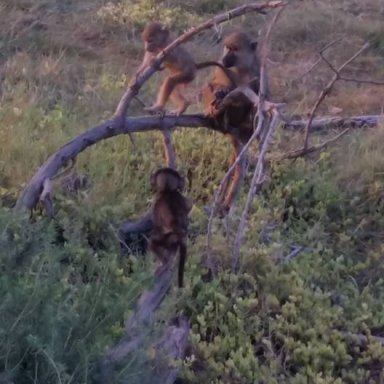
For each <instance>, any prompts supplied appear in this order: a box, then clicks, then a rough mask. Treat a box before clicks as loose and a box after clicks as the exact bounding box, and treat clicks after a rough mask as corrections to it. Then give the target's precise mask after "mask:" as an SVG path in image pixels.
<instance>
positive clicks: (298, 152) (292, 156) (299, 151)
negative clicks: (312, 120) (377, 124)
mask: <svg viewBox="0 0 384 384" xmlns="http://www.w3.org/2000/svg"><path fill="white" fill-rule="evenodd" d="M349 131H350V128H346V129H344V131H342V132H340V133H339V134H337V135H335V136H333V137H332V138H330V139H329V140H325V141H324V142H323V143H320V144H317V145H312V146H310V147H309V148H307V149H304V148H299V149H296V150H294V151H290V152H287V153H284V154H283V155H281V156H279V157H275V158H272V159H270V160H272V161H282V160H286V159H296V158H298V157H300V156H305V155H308V154H310V153H313V152H316V151H321V150H322V149H324V148H326V147H327V146H328V145H330V144H333V143H334V142H336V141H337V140H339V139H340V138H341V137H343V136H344V135H345V134H346V133H347V132H349Z"/></svg>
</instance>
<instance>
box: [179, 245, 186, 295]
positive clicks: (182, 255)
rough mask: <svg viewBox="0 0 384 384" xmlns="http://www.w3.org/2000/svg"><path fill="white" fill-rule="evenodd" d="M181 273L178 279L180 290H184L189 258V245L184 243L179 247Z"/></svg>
mask: <svg viewBox="0 0 384 384" xmlns="http://www.w3.org/2000/svg"><path fill="white" fill-rule="evenodd" d="M179 258H180V259H179V273H178V279H179V288H182V287H183V285H184V267H185V260H186V258H187V245H186V244H185V243H184V242H181V243H180V247H179Z"/></svg>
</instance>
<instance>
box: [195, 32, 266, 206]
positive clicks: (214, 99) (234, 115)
mask: <svg viewBox="0 0 384 384" xmlns="http://www.w3.org/2000/svg"><path fill="white" fill-rule="evenodd" d="M256 48H257V43H256V42H255V41H253V40H252V39H251V38H250V37H249V36H248V35H247V34H246V33H244V32H241V31H236V32H232V33H230V34H229V35H228V36H227V37H226V38H225V39H224V53H223V56H222V58H221V62H222V64H223V65H224V66H225V67H226V68H227V69H228V70H230V71H231V73H232V74H233V76H232V77H233V78H234V79H235V82H236V85H235V86H232V85H231V84H230V83H229V82H228V77H227V76H224V75H223V72H221V71H218V70H217V69H215V70H214V71H213V76H212V79H211V81H210V82H209V84H208V85H207V86H206V87H205V88H204V89H203V91H202V102H203V106H204V113H205V114H206V115H207V116H209V117H212V118H213V119H214V122H215V124H216V125H217V126H218V129H219V130H220V131H221V132H223V133H225V134H228V135H229V137H230V140H231V143H232V146H233V152H232V154H231V158H230V165H231V164H233V162H234V160H235V159H236V157H237V155H238V154H239V152H240V151H241V149H242V147H243V144H245V143H246V142H247V141H248V140H249V138H250V137H251V135H252V132H253V121H252V112H253V108H254V106H253V104H252V102H251V101H250V100H249V99H248V98H247V97H246V96H245V95H244V94H243V93H241V92H235V93H232V94H231V95H230V96H229V97H228V98H227V99H226V100H225V101H224V102H222V100H223V99H224V97H225V96H226V95H227V94H228V93H229V92H230V91H231V90H233V89H234V88H236V86H241V85H248V86H249V87H250V88H251V89H252V90H253V91H254V92H255V93H259V87H260V82H259V77H260V64H259V59H258V57H257V52H256ZM243 168H244V162H243V163H239V164H238V166H237V167H236V169H235V171H234V174H233V177H232V181H231V183H230V184H229V185H228V186H227V188H226V190H225V191H224V195H223V197H222V199H221V202H220V205H221V211H222V212H226V211H227V210H228V209H229V207H230V205H231V203H232V201H233V199H234V198H235V196H236V193H237V190H238V187H239V186H240V183H241V179H242V176H243Z"/></svg>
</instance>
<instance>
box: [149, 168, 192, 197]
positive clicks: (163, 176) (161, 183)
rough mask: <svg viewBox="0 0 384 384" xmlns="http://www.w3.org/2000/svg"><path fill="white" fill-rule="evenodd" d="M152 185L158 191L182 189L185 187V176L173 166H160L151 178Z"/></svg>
mask: <svg viewBox="0 0 384 384" xmlns="http://www.w3.org/2000/svg"><path fill="white" fill-rule="evenodd" d="M149 182H150V184H151V187H152V188H153V189H154V190H155V191H157V192H164V191H177V190H178V191H182V190H183V189H184V185H185V182H184V177H182V176H181V175H180V174H179V172H177V171H176V170H174V169H172V168H160V169H158V170H157V171H156V172H155V173H153V174H152V175H151V177H150V179H149Z"/></svg>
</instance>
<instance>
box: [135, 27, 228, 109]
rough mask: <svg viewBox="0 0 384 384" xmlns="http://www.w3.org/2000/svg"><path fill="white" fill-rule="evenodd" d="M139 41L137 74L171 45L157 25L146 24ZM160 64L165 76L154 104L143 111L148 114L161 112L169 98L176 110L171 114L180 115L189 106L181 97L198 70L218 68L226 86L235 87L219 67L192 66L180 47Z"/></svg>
mask: <svg viewBox="0 0 384 384" xmlns="http://www.w3.org/2000/svg"><path fill="white" fill-rule="evenodd" d="M142 39H143V42H144V49H145V54H144V58H143V62H142V64H141V65H140V68H139V70H138V73H140V72H141V71H142V70H143V69H144V68H145V67H146V66H148V65H150V64H151V62H152V61H153V59H154V57H155V56H156V55H157V54H158V53H160V52H161V51H162V50H163V49H164V48H165V47H166V46H167V45H169V44H170V43H171V41H172V39H171V37H170V32H169V30H168V28H167V27H165V26H164V25H162V24H160V23H148V24H147V25H146V26H145V28H144V30H143V33H142ZM162 64H163V66H164V68H165V70H166V71H167V72H168V76H167V77H166V78H165V80H164V82H163V84H162V85H161V88H160V90H159V92H158V94H157V99H156V103H155V104H154V105H152V106H151V107H147V108H145V109H146V110H147V111H150V112H159V111H162V110H163V108H164V106H165V103H166V102H167V101H168V99H169V98H171V100H172V102H173V103H174V104H175V105H176V107H177V109H176V110H175V111H173V113H175V114H176V115H181V114H182V113H184V112H185V111H186V109H187V108H188V106H189V101H188V100H187V99H186V98H185V97H184V95H183V92H184V88H185V85H186V84H188V83H190V82H191V81H192V80H194V78H195V77H196V71H197V70H199V69H202V68H206V67H209V66H216V67H219V68H220V69H218V70H219V71H220V72H221V73H222V76H224V77H226V78H227V82H229V83H230V84H231V85H232V86H234V85H235V79H234V78H232V77H231V75H232V74H231V72H230V71H228V70H227V69H226V68H225V67H224V66H223V65H222V64H220V63H217V62H215V61H205V62H203V63H197V64H196V63H195V61H194V60H193V58H192V56H191V55H190V54H189V53H188V52H187V51H186V50H185V49H184V48H183V47H180V46H179V47H176V48H174V49H173V50H172V51H171V52H169V53H168V54H167V55H166V57H165V58H164V60H163V63H162Z"/></svg>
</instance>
